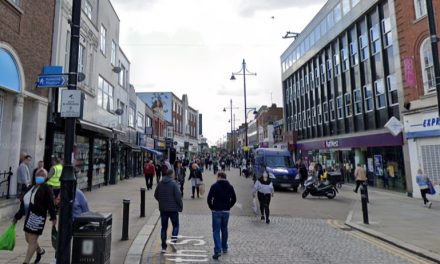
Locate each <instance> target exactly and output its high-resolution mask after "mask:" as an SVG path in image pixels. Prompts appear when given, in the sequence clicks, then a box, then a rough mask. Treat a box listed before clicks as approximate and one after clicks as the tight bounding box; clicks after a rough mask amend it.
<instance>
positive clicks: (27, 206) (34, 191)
mask: <svg viewBox="0 0 440 264" xmlns="http://www.w3.org/2000/svg"><path fill="white" fill-rule="evenodd" d="M46 180H47V171H46V170H45V169H44V168H41V169H39V170H38V171H36V172H35V178H34V180H33V186H32V187H31V188H30V190H29V191H28V192H27V193H26V194H25V196H24V197H23V201H22V202H21V204H20V209H19V211H18V212H17V213H16V214H15V216H14V220H13V222H14V223H17V221H18V220H20V219H21V218H22V217H23V216H25V221H24V227H23V230H24V233H25V239H26V242H27V243H28V248H27V252H26V257H25V259H24V262H23V263H25V264H28V263H30V261H31V258H32V257H33V255H34V253H37V256H36V258H35V262H34V263H39V262H40V260H41V257H42V256H43V255H44V253H45V250H44V249H43V248H41V247H40V246H39V244H38V238H39V236H40V235H41V234H42V233H43V230H44V225H45V223H46V217H47V213H49V215H50V221H52V225H54V226H56V223H57V220H56V213H55V205H54V203H53V193H52V189H51V188H49V186H48V185H47V184H46Z"/></svg>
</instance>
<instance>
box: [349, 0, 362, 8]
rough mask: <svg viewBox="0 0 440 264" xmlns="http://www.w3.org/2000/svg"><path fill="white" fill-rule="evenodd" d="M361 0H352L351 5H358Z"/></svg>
mask: <svg viewBox="0 0 440 264" xmlns="http://www.w3.org/2000/svg"><path fill="white" fill-rule="evenodd" d="M360 1H361V0H351V7H354V6H356V5H357V4H359V2H360Z"/></svg>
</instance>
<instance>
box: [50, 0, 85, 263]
mask: <svg viewBox="0 0 440 264" xmlns="http://www.w3.org/2000/svg"><path fill="white" fill-rule="evenodd" d="M80 24H81V0H74V1H73V5H72V24H71V34H70V58H69V85H68V89H69V90H76V86H77V80H78V51H79V38H80ZM75 122H76V118H66V120H65V131H64V134H65V144H64V165H63V171H62V174H61V179H60V181H61V191H60V194H61V206H60V217H59V221H58V243H57V252H56V259H57V264H69V263H70V261H71V258H70V252H71V251H70V249H71V240H72V226H73V219H72V207H73V201H74V200H75V189H76V178H75V175H74V170H73V165H72V152H73V144H74V142H75Z"/></svg>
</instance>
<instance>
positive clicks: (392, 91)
mask: <svg viewBox="0 0 440 264" xmlns="http://www.w3.org/2000/svg"><path fill="white" fill-rule="evenodd" d="M387 88H388V104H389V105H390V106H392V105H396V104H399V98H398V97H397V96H398V95H397V84H396V76H394V74H392V75H388V76H387Z"/></svg>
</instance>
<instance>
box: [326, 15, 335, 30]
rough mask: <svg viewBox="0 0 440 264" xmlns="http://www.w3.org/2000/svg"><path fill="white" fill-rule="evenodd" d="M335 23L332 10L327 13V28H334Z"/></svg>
mask: <svg viewBox="0 0 440 264" xmlns="http://www.w3.org/2000/svg"><path fill="white" fill-rule="evenodd" d="M334 24H335V20H334V19H333V12H330V13H329V14H328V15H327V28H329V29H330V28H332V27H333V25H334Z"/></svg>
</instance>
